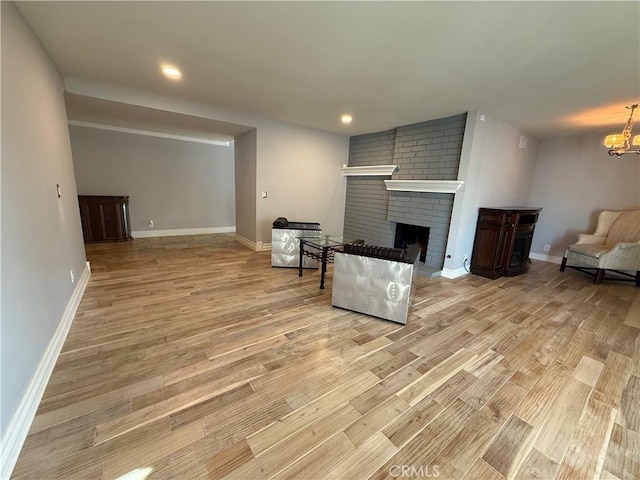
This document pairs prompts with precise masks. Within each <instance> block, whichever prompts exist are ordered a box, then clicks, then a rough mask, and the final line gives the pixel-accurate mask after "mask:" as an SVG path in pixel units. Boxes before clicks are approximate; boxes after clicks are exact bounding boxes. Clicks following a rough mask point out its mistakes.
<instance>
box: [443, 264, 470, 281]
mask: <svg viewBox="0 0 640 480" xmlns="http://www.w3.org/2000/svg"><path fill="white" fill-rule="evenodd" d="M467 273H469V272H467V269H466V268H464V267H460V268H455V269H451V268H443V269H442V272H441V273H440V276H441V277H444V278H458V277H462V276H463V275H466V274H467Z"/></svg>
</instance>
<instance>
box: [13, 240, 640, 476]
mask: <svg viewBox="0 0 640 480" xmlns="http://www.w3.org/2000/svg"><path fill="white" fill-rule="evenodd" d="M88 258H89V260H90V261H91V267H92V270H93V274H92V277H91V280H90V282H89V285H88V287H87V290H86V293H85V295H84V298H83V299H82V303H81V305H80V307H79V310H78V313H77V315H76V319H75V321H74V324H73V326H72V329H71V332H70V333H69V336H68V338H67V341H66V343H65V345H64V348H63V352H62V354H61V356H60V358H59V360H58V363H57V366H56V368H55V371H54V373H53V376H52V377H51V381H50V382H49V386H48V388H47V390H46V393H45V395H44V399H43V400H42V403H41V404H40V407H39V410H38V414H37V416H36V418H35V421H34V423H33V426H32V428H31V432H30V434H29V436H28V438H27V441H26V443H25V446H24V449H23V452H22V454H21V456H20V459H19V461H18V464H17V466H16V469H15V471H14V477H16V478H36V479H53V478H64V479H76V478H78V479H80V478H82V479H85V478H87V479H115V478H119V477H121V476H123V475H125V474H128V473H130V472H134V473H135V474H136V475H137V476H133V475H132V476H128V477H126V478H129V479H131V478H136V479H143V478H149V479H155V478H166V479H174V478H238V479H247V480H253V479H258V478H278V479H285V478H288V479H303V480H304V479H324V478H335V479H345V480H352V479H358V478H375V479H380V478H435V477H438V478H442V479H458V478H466V479H503V478H509V479H511V478H514V479H534V478H537V479H553V478H556V479H563V480H564V479H590V478H602V479H621V480H624V479H637V478H639V477H640V469H639V458H640V455H639V452H640V348H639V346H638V343H639V340H638V338H639V337H638V333H639V332H640V323H639V321H640V289H637V288H634V287H633V286H632V285H631V284H620V283H617V284H616V283H605V284H602V285H600V286H597V287H596V286H594V285H592V284H591V278H590V277H587V276H584V275H582V274H580V273H578V272H574V271H568V272H565V273H561V272H559V271H558V265H553V264H549V263H544V262H535V261H534V262H533V264H532V269H531V271H530V272H529V273H527V274H525V275H521V276H518V277H513V278H509V279H499V280H493V281H492V280H488V279H485V278H482V277H478V276H474V275H466V276H464V277H461V278H459V279H456V280H447V279H426V278H419V279H418V288H417V292H416V305H415V306H414V308H413V310H412V313H411V316H410V318H409V322H408V324H407V326H404V327H403V326H401V325H397V324H394V323H390V322H386V321H382V320H377V319H375V318H371V317H366V316H363V315H360V314H356V313H353V312H348V311H344V310H340V309H336V308H333V307H332V306H331V285H332V284H331V269H330V270H329V274H328V277H327V289H326V290H324V291H322V290H320V289H319V288H318V285H319V274H318V272H317V271H307V272H306V273H305V276H304V277H303V278H298V276H297V272H296V271H295V270H293V269H277V268H271V266H270V253H269V252H259V253H255V252H251V251H249V250H248V249H246V248H245V247H243V246H241V245H240V244H238V243H236V242H235V241H234V240H233V238H232V236H230V235H201V236H192V237H173V238H162V239H140V240H134V241H133V242H130V243H124V244H110V245H93V246H90V247H89V248H88Z"/></svg>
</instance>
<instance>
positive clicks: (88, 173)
mask: <svg viewBox="0 0 640 480" xmlns="http://www.w3.org/2000/svg"><path fill="white" fill-rule="evenodd" d="M69 130H70V134H71V148H72V151H73V163H74V166H75V175H76V181H77V183H78V192H79V193H80V194H81V195H129V205H130V215H131V230H133V231H148V230H169V229H189V228H208V227H233V226H235V187H234V183H235V180H234V158H233V147H225V146H217V145H210V144H204V143H195V142H188V141H182V140H173V139H168V138H159V137H151V136H146V135H137V134H131V133H122V132H114V131H109V130H100V129H95V128H87V127H78V126H71V127H70V129H69ZM149 220H153V223H154V227H153V229H151V228H149Z"/></svg>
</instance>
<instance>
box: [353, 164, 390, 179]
mask: <svg viewBox="0 0 640 480" xmlns="http://www.w3.org/2000/svg"><path fill="white" fill-rule="evenodd" d="M397 168H398V166H397V165H367V166H363V167H349V166H347V165H346V164H345V165H342V174H343V175H344V176H345V177H353V176H358V177H360V176H382V175H391V174H392V173H393V172H395V171H396V169H397Z"/></svg>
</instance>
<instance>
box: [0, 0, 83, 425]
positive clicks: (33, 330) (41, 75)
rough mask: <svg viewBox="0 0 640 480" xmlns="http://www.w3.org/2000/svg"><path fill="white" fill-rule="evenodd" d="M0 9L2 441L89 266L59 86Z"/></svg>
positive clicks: (14, 17)
mask: <svg viewBox="0 0 640 480" xmlns="http://www.w3.org/2000/svg"><path fill="white" fill-rule="evenodd" d="M1 8H2V11H1V13H2V15H1V16H2V198H1V200H2V247H1V255H2V267H1V280H2V283H1V285H2V293H1V295H2V307H1V310H2V320H1V328H2V335H1V337H2V340H1V347H2V348H1V351H2V353H1V361H2V362H1V363H2V371H1V374H2V397H1V400H2V411H1V417H0V420H1V431H2V434H3V435H4V434H5V432H6V429H7V425H8V422H9V421H10V420H11V418H12V417H13V415H14V413H15V412H16V408H17V407H18V404H19V402H20V400H21V398H22V396H23V394H24V393H25V389H26V388H27V385H28V384H29V381H30V379H31V377H32V376H33V374H34V372H35V370H36V367H37V366H38V364H39V362H40V359H41V358H42V356H43V354H44V352H45V349H46V348H47V345H48V344H49V342H50V340H51V338H52V336H53V334H54V332H55V330H56V327H57V326H58V324H59V322H60V320H61V318H62V314H63V312H64V310H65V307H66V305H67V303H68V302H69V299H70V298H71V295H72V293H73V290H74V287H75V285H73V284H72V283H71V278H70V275H69V270H71V269H73V270H74V271H75V274H76V278H79V276H80V274H81V273H82V271H83V269H84V268H85V262H86V260H85V255H84V248H83V247H84V246H83V243H82V230H81V227H80V216H79V212H78V201H77V197H76V185H75V179H74V176H73V163H72V160H71V148H70V145H69V134H68V131H67V119H66V113H65V107H64V100H63V97H62V81H61V78H60V76H59V74H58V72H57V71H56V68H55V67H54V65H53V63H52V62H51V60H50V58H49V57H48V55H47V53H46V52H45V50H44V49H43V48H42V46H41V45H40V43H39V42H38V40H37V39H36V37H35V36H34V35H33V33H32V32H31V30H30V29H29V27H28V26H27V25H26V24H25V23H24V21H23V19H22V18H21V16H20V14H19V13H18V12H17V10H16V9H15V6H14V5H13V4H12V3H9V2H2V3H1ZM56 184H60V187H61V189H62V197H61V198H60V199H58V198H57V194H56Z"/></svg>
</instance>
